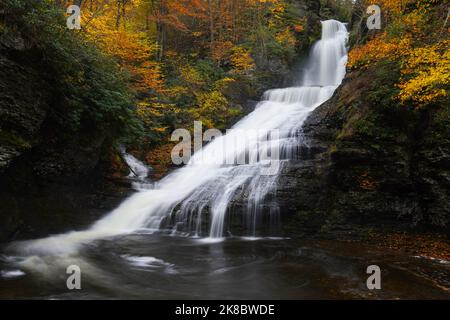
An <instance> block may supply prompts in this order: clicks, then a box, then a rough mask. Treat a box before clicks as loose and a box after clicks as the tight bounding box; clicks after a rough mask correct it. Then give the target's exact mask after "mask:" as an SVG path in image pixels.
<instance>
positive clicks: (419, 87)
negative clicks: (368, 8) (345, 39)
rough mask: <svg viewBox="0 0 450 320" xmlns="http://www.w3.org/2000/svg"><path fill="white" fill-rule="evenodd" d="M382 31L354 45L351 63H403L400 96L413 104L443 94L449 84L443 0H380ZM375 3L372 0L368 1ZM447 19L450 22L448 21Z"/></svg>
mask: <svg viewBox="0 0 450 320" xmlns="http://www.w3.org/2000/svg"><path fill="white" fill-rule="evenodd" d="M376 3H377V4H378V5H380V7H381V10H382V15H383V16H382V17H383V18H382V19H383V23H384V24H385V28H384V31H375V32H376V34H372V37H371V39H370V40H368V41H367V42H366V43H364V44H361V45H358V46H356V47H355V48H353V50H351V52H350V55H349V58H350V59H349V66H350V67H351V68H364V67H367V66H369V65H373V64H376V63H379V62H382V61H397V62H398V63H399V64H400V70H401V79H399V81H398V88H399V89H400V92H399V94H398V96H397V100H398V101H399V102H401V103H403V104H408V105H412V106H415V107H422V106H426V105H428V104H430V103H433V102H438V101H440V100H442V99H445V98H446V97H448V95H449V86H450V51H449V48H450V41H449V40H448V33H449V31H448V20H446V15H447V12H448V8H447V6H446V5H445V2H444V1H439V0H421V1H412V0H379V1H376ZM368 4H372V2H370V1H369V2H367V5H368ZM446 22H447V25H446Z"/></svg>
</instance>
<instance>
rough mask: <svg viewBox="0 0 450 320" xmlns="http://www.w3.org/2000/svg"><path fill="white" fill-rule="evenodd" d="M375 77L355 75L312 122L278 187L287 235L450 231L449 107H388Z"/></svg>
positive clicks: (316, 112)
mask: <svg viewBox="0 0 450 320" xmlns="http://www.w3.org/2000/svg"><path fill="white" fill-rule="evenodd" d="M377 72H378V71H377ZM375 73H376V72H375V71H373V70H372V71H370V70H369V71H366V72H364V73H362V72H352V73H350V74H348V75H347V77H346V78H345V80H344V83H343V85H342V86H341V87H340V88H339V89H338V90H337V92H336V93H335V95H334V97H333V98H332V99H331V100H329V101H328V102H326V103H325V104H324V105H322V106H320V107H319V108H318V109H316V110H315V111H314V112H313V113H312V114H311V116H310V117H309V119H308V120H307V121H306V123H305V125H304V128H303V132H304V140H305V141H304V142H303V143H302V148H301V152H300V155H299V158H298V159H297V160H293V161H290V163H289V165H287V166H286V168H285V169H284V172H283V174H282V176H281V178H280V181H279V183H278V190H277V198H278V202H279V205H280V208H281V212H283V215H282V219H283V223H282V225H283V228H284V231H285V232H286V233H288V234H294V235H301V234H303V233H316V232H322V231H331V232H333V233H336V232H347V231H349V230H352V229H355V228H356V227H357V226H363V227H378V228H379V227H381V228H390V227H393V228H394V229H397V230H398V229H404V228H410V227H414V226H423V227H431V228H433V229H434V230H436V229H440V230H444V231H445V230H449V227H450V209H449V208H448V203H450V202H449V201H450V180H449V177H450V171H449V170H450V143H449V140H448V137H449V136H450V135H449V133H450V125H449V124H450V112H449V110H448V109H449V108H448V106H435V107H433V108H430V109H427V110H420V111H417V110H416V111H414V110H407V109H406V108H402V109H400V108H398V107H397V108H396V107H395V106H392V105H386V104H384V103H383V101H381V103H380V97H381V99H382V98H383V92H382V89H383V88H382V86H381V87H380V88H381V89H380V88H379V87H377V86H378V85H379V84H377V83H376V81H373V79H374V78H376V77H377V74H375ZM389 85H390V84H388V83H387V84H386V86H389ZM376 95H379V96H376Z"/></svg>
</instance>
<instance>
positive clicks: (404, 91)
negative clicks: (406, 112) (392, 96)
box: [398, 40, 450, 105]
mask: <svg viewBox="0 0 450 320" xmlns="http://www.w3.org/2000/svg"><path fill="white" fill-rule="evenodd" d="M449 47H450V41H449V40H445V41H442V42H440V43H438V44H436V45H432V46H428V47H420V48H416V49H414V50H412V51H411V53H410V54H409V56H408V58H407V59H406V61H405V63H404V68H403V69H402V74H403V79H404V80H403V82H402V83H401V84H399V87H400V89H401V92H400V94H399V96H398V98H399V99H400V101H402V102H406V101H408V100H411V101H413V102H415V103H416V104H418V105H424V104H427V103H430V102H432V101H434V100H436V99H438V98H442V97H445V96H448V91H449V89H450V50H449Z"/></svg>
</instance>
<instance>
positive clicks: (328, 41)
mask: <svg viewBox="0 0 450 320" xmlns="http://www.w3.org/2000/svg"><path fill="white" fill-rule="evenodd" d="M322 28H323V31H322V39H321V40H320V41H318V42H317V43H316V44H315V46H314V48H313V50H312V54H311V59H310V62H309V63H308V66H307V68H306V70H307V71H306V73H305V75H304V78H303V83H304V86H301V87H294V88H286V89H276V90H270V91H268V92H267V93H266V94H265V95H264V101H263V102H261V103H260V104H259V105H258V106H257V107H256V109H255V111H253V112H252V113H250V114H249V115H248V116H247V117H245V118H244V119H242V120H241V121H240V122H239V123H237V124H236V125H235V126H234V129H239V130H258V133H259V136H253V137H252V136H250V137H246V139H245V140H246V142H247V143H245V144H243V143H236V142H237V141H240V140H241V138H242V136H241V135H242V132H239V131H233V132H231V133H230V134H227V135H226V136H223V137H221V138H218V139H216V140H214V141H213V142H211V143H210V144H208V145H207V146H206V147H205V148H203V150H201V151H199V152H197V153H196V154H195V155H194V156H193V158H192V159H191V160H190V162H189V164H187V165H186V166H185V167H183V168H181V169H179V170H177V171H175V172H173V173H172V174H170V175H169V176H167V177H166V178H165V179H163V180H162V181H160V182H159V184H158V185H157V186H156V188H155V189H153V190H147V191H142V192H139V193H137V194H135V195H134V196H132V197H131V198H129V199H128V200H126V201H125V202H123V203H122V204H121V205H120V206H119V207H118V208H117V209H116V210H114V211H113V212H111V213H110V214H109V215H107V216H106V217H104V218H103V219H101V220H99V221H98V222H97V223H95V224H94V225H93V226H92V227H91V228H90V229H88V230H87V231H82V232H72V233H69V234H64V235H60V236H55V237H50V238H46V239H42V240H36V241H29V242H26V243H21V244H19V245H20V248H21V249H22V250H25V251H27V252H29V253H36V252H38V253H49V252H52V253H54V252H62V253H67V252H70V251H72V250H76V249H77V247H78V245H79V244H81V243H83V242H87V241H91V240H94V239H98V238H104V237H109V236H115V235H120V234H126V233H129V232H135V231H137V230H141V229H147V230H148V229H154V230H158V229H159V228H161V227H162V226H164V227H166V226H170V227H174V230H175V229H179V230H182V231H184V232H186V233H188V234H190V235H202V234H204V233H205V232H207V234H209V236H210V238H221V237H223V235H224V232H225V231H226V230H225V228H226V226H225V222H226V221H225V218H226V215H227V212H228V210H229V207H230V202H231V201H232V200H233V199H234V198H236V197H239V196H242V195H244V194H245V199H246V200H245V202H246V205H244V208H243V209H241V210H244V211H246V212H244V213H246V215H247V222H248V224H249V225H250V228H251V229H253V232H252V233H253V234H252V235H254V233H255V231H254V230H255V228H256V221H257V218H258V215H260V214H261V212H262V204H263V201H264V199H265V198H266V196H267V195H268V194H269V193H270V192H271V191H272V190H273V189H274V185H275V183H276V181H277V178H278V173H279V171H280V170H281V169H282V167H283V163H284V162H283V161H278V162H277V163H276V164H275V168H276V172H275V173H276V174H274V175H264V174H262V172H263V171H262V169H263V168H265V167H266V166H267V161H259V160H258V158H257V157H254V156H252V155H255V154H258V152H259V151H261V148H267V144H264V143H260V142H261V139H262V138H263V137H264V136H267V134H269V133H270V132H272V131H273V130H279V131H280V133H281V134H280V136H279V138H278V139H279V140H277V142H279V143H280V144H281V151H282V154H281V156H282V157H281V159H283V157H289V156H291V155H292V154H293V150H294V149H295V148H297V147H298V137H297V135H298V132H299V129H301V127H302V125H303V122H304V121H305V120H306V118H307V117H308V115H309V114H310V113H311V111H313V110H314V109H315V108H317V107H318V106H319V105H321V104H322V103H323V102H325V101H327V100H328V99H329V98H331V96H332V95H333V93H334V91H335V90H336V88H337V87H338V86H339V85H340V83H341V81H342V79H343V77H344V75H345V65H346V59H347V56H346V48H345V45H346V41H347V36H348V34H347V30H346V28H345V26H344V24H342V23H340V22H338V21H335V20H328V21H324V22H322ZM272 142H273V141H272ZM242 154H248V155H250V156H249V157H250V160H251V161H250V162H249V164H247V165H231V166H230V165H223V164H224V163H229V161H227V159H230V157H231V158H236V157H238V156H239V155H242ZM271 164H272V165H273V163H271ZM206 210H208V211H209V213H210V215H206V214H205V212H206ZM270 214H272V211H271V213H270ZM273 214H275V215H276V214H277V209H276V207H275V208H274V210H273ZM206 217H209V221H204V219H206ZM204 222H206V223H204ZM204 226H207V228H208V230H204V228H205V227H204Z"/></svg>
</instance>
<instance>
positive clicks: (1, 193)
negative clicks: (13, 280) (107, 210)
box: [0, 35, 115, 242]
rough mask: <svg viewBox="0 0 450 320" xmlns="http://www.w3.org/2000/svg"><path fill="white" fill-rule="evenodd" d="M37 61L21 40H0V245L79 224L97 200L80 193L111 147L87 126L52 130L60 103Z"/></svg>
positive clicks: (85, 218)
mask: <svg viewBox="0 0 450 320" xmlns="http://www.w3.org/2000/svg"><path fill="white" fill-rule="evenodd" d="M41 57H42V52H39V51H36V49H35V48H33V47H31V46H30V47H27V45H26V44H25V43H24V40H23V39H21V37H20V35H17V37H16V38H14V39H11V38H10V39H1V41H0V203H1V204H2V205H1V208H0V226H1V227H0V242H1V241H6V240H11V239H13V238H23V237H32V236H36V235H43V234H45V233H46V232H58V231H61V230H65V229H66V228H68V227H69V226H70V225H71V224H72V223H74V224H73V225H72V227H77V226H79V225H83V224H86V222H87V221H88V220H92V217H91V218H89V211H90V209H89V205H87V206H86V208H85V209H82V208H81V207H82V204H83V202H84V203H85V204H88V203H90V202H94V199H97V200H99V199H100V198H101V196H100V197H99V196H98V193H97V196H96V195H95V193H94V194H93V195H92V197H90V198H88V195H87V194H83V193H82V190H83V188H84V189H85V190H90V189H92V188H91V187H90V186H91V185H92V183H91V179H90V177H92V179H93V180H95V177H98V173H99V172H100V171H101V168H102V157H105V155H106V156H108V154H109V153H108V152H109V151H108V150H109V149H108V148H109V147H110V144H109V143H110V142H109V141H107V140H106V139H105V134H104V132H102V131H100V130H97V129H96V128H95V127H93V126H89V123H86V126H81V127H80V129H79V130H78V131H76V132H75V134H72V133H71V134H70V135H69V134H67V130H65V128H61V127H60V126H58V124H57V123H58V121H56V119H57V117H61V116H64V114H60V113H58V110H59V109H58V105H59V104H61V103H63V102H62V101H64V99H60V96H59V93H58V90H57V88H55V87H54V86H53V85H52V79H51V78H48V77H47V78H45V72H44V71H43V70H41V61H40V59H41ZM70 186H74V187H75V188H76V189H77V190H75V191H74V193H73V194H70V192H71V191H70V190H72V191H73V189H71V188H70ZM106 198H107V197H106ZM99 201H100V200H99ZM108 201H109V200H108ZM112 202H115V201H112ZM83 210H84V213H85V215H86V216H85V217H83V213H82V211H83ZM94 211H95V210H94ZM98 211H99V210H97V211H96V212H97V215H98V214H99V213H98ZM39 229H41V232H40V233H39V232H36V231H37V230H39Z"/></svg>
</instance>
